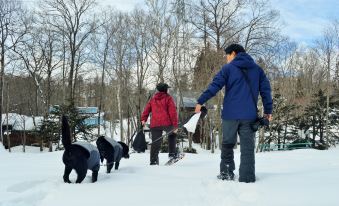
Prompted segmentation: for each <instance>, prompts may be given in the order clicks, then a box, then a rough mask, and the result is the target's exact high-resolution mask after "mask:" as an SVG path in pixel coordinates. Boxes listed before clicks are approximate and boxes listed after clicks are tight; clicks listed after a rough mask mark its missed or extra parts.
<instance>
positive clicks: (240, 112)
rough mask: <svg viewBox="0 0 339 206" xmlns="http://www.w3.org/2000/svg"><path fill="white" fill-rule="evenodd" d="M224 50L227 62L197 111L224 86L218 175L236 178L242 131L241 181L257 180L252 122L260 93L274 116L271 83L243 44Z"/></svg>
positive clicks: (266, 114)
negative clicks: (238, 143) (236, 152)
mask: <svg viewBox="0 0 339 206" xmlns="http://www.w3.org/2000/svg"><path fill="white" fill-rule="evenodd" d="M225 52H226V59H227V64H225V65H224V66H223V67H222V68H221V70H220V71H219V72H218V73H217V74H216V75H215V77H214V78H213V81H212V82H211V83H210V85H209V86H208V88H207V89H206V91H204V92H203V93H202V94H201V96H200V97H199V98H198V100H197V105H196V107H195V112H199V111H200V109H201V106H202V105H203V104H204V103H205V102H207V101H208V100H209V99H210V98H212V97H213V96H215V95H216V94H217V93H218V91H219V90H221V89H222V88H223V87H225V97H224V102H223V108H222V115H221V117H222V131H223V140H222V150H221V163H220V174H219V175H218V178H219V179H222V180H234V170H235V164H234V152H233V148H234V145H235V144H236V143H237V134H239V137H240V152H241V157H240V167H239V182H247V183H248V182H255V180H256V178H255V158H254V149H255V131H254V130H253V129H252V124H253V123H254V122H255V120H256V119H257V107H256V104H257V101H258V95H259V94H260V96H261V98H262V102H263V106H264V117H265V118H266V119H267V120H269V121H270V120H271V119H272V109H273V108H272V107H273V106H272V96H271V87H270V82H269V80H268V79H267V77H266V75H265V73H264V71H263V69H262V68H260V66H258V65H257V64H256V63H255V62H254V60H253V58H252V57H251V56H250V55H249V54H247V53H246V51H245V49H244V48H243V47H242V46H241V45H239V44H231V45H229V46H228V47H227V48H226V49H225ZM242 70H243V71H242ZM245 74H247V77H248V80H249V81H248V82H247V80H246V78H245ZM248 83H249V84H250V85H249V84H248ZM251 89H252V94H251ZM253 96H254V99H255V103H254V100H253Z"/></svg>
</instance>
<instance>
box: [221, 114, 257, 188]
mask: <svg viewBox="0 0 339 206" xmlns="http://www.w3.org/2000/svg"><path fill="white" fill-rule="evenodd" d="M252 123H253V121H247V120H223V122H222V131H223V140H222V150H221V162H220V172H221V173H228V172H233V171H234V170H235V164H234V152H233V147H234V145H235V144H236V143H237V134H239V137H240V153H241V155H240V168H239V182H255V160H254V148H255V132H254V131H253V130H252V128H251V124H252Z"/></svg>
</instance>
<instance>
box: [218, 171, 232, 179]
mask: <svg viewBox="0 0 339 206" xmlns="http://www.w3.org/2000/svg"><path fill="white" fill-rule="evenodd" d="M217 178H218V179H220V180H234V173H233V172H229V173H225V172H221V173H220V174H219V175H218V176H217Z"/></svg>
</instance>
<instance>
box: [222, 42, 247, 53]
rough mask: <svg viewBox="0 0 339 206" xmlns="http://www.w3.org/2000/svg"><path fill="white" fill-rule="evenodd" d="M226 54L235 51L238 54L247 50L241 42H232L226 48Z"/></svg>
mask: <svg viewBox="0 0 339 206" xmlns="http://www.w3.org/2000/svg"><path fill="white" fill-rule="evenodd" d="M225 52H226V54H232V52H235V53H236V54H238V53H239V52H246V51H245V49H244V47H242V46H241V45H240V44H231V45H229V46H228V47H226V49H225Z"/></svg>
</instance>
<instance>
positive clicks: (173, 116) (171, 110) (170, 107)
mask: <svg viewBox="0 0 339 206" xmlns="http://www.w3.org/2000/svg"><path fill="white" fill-rule="evenodd" d="M168 114H169V116H170V119H171V122H172V126H173V127H174V128H178V114H177V109H176V106H175V103H174V100H173V98H172V97H171V96H170V97H169V101H168Z"/></svg>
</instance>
